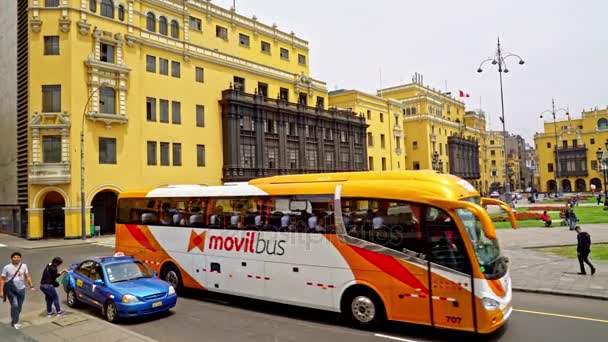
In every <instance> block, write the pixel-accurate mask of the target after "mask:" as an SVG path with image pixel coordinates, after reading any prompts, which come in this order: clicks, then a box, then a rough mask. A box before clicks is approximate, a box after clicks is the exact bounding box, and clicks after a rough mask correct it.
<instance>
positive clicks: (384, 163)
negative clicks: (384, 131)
mask: <svg viewBox="0 0 608 342" xmlns="http://www.w3.org/2000/svg"><path fill="white" fill-rule="evenodd" d="M382 171H386V158H385V157H382Z"/></svg>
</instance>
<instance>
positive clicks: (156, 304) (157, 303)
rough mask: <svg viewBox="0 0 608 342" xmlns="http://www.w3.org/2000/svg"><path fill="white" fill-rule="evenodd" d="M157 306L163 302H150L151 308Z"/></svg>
mask: <svg viewBox="0 0 608 342" xmlns="http://www.w3.org/2000/svg"><path fill="white" fill-rule="evenodd" d="M159 306H163V302H162V301H161V302H154V303H152V307H153V308H157V307H159Z"/></svg>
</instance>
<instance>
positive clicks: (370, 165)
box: [367, 157, 374, 171]
mask: <svg viewBox="0 0 608 342" xmlns="http://www.w3.org/2000/svg"><path fill="white" fill-rule="evenodd" d="M367 159H368V161H367V168H368V169H369V170H370V171H374V157H368V158H367Z"/></svg>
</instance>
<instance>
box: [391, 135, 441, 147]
mask: <svg viewBox="0 0 608 342" xmlns="http://www.w3.org/2000/svg"><path fill="white" fill-rule="evenodd" d="M439 147H440V149H439V150H441V145H439ZM395 148H396V149H401V139H399V137H395Z"/></svg>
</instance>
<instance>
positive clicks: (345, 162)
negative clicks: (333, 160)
mask: <svg viewBox="0 0 608 342" xmlns="http://www.w3.org/2000/svg"><path fill="white" fill-rule="evenodd" d="M349 160H350V156H349V154H348V152H340V168H341V169H342V170H348V169H350V163H349Z"/></svg>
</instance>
